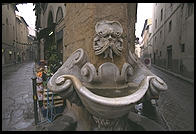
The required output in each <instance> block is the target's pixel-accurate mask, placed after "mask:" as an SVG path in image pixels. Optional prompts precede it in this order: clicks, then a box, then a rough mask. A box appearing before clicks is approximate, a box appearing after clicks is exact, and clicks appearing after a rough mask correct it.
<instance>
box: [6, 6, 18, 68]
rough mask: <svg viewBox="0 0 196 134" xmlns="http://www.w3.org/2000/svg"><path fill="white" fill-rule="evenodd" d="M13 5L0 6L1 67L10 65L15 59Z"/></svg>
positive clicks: (14, 7) (14, 15) (14, 9)
mask: <svg viewBox="0 0 196 134" xmlns="http://www.w3.org/2000/svg"><path fill="white" fill-rule="evenodd" d="M15 11H18V9H17V7H16V5H14V4H2V65H4V64H11V63H13V62H14V61H15V59H16V52H15V41H16V31H17V30H16V14H15Z"/></svg>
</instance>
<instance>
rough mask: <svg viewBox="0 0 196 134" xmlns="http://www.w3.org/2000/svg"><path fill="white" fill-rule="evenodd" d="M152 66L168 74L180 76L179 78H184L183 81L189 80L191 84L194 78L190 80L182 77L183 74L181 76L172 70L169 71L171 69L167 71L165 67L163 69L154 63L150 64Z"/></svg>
mask: <svg viewBox="0 0 196 134" xmlns="http://www.w3.org/2000/svg"><path fill="white" fill-rule="evenodd" d="M152 66H153V67H155V68H157V69H159V70H161V71H164V72H165V73H169V74H171V75H173V76H175V77H177V78H180V79H182V80H185V81H187V82H189V83H191V84H194V80H192V79H190V78H187V77H184V76H182V75H180V74H177V73H174V72H171V71H169V70H167V69H164V68H162V67H159V66H157V65H154V64H152Z"/></svg>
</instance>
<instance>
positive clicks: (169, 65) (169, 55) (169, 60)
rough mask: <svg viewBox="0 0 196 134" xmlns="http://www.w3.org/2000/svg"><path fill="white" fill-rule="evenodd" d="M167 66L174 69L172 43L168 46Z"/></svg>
mask: <svg viewBox="0 0 196 134" xmlns="http://www.w3.org/2000/svg"><path fill="white" fill-rule="evenodd" d="M167 68H168V69H172V45H170V46H168V47H167Z"/></svg>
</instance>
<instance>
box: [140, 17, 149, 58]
mask: <svg viewBox="0 0 196 134" xmlns="http://www.w3.org/2000/svg"><path fill="white" fill-rule="evenodd" d="M151 35H152V19H151V18H149V19H146V20H145V23H144V27H143V30H142V33H141V37H142V42H141V52H140V55H141V57H145V56H148V57H150V58H151V55H152V44H151V43H150V41H149V39H150V37H151Z"/></svg>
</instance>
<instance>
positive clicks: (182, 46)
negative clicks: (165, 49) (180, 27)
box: [181, 44, 185, 53]
mask: <svg viewBox="0 0 196 134" xmlns="http://www.w3.org/2000/svg"><path fill="white" fill-rule="evenodd" d="M181 52H182V53H183V52H185V44H181Z"/></svg>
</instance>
